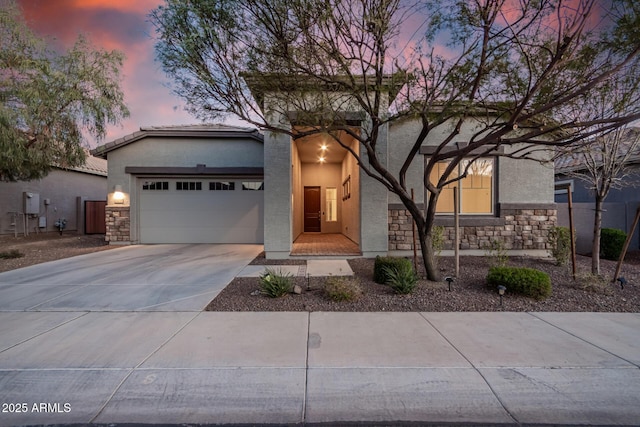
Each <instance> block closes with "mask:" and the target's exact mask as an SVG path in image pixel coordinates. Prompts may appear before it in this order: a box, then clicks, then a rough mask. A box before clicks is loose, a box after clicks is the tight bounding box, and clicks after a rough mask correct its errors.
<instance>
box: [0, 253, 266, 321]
mask: <svg viewBox="0 0 640 427" xmlns="http://www.w3.org/2000/svg"><path fill="white" fill-rule="evenodd" d="M260 251H262V246H261V245H138V246H127V247H122V248H117V249H112V250H108V251H103V252H96V253H92V254H87V255H81V256H77V257H73V258H67V259H62V260H58V261H53V262H48V263H44V264H39V265H34V266H31V267H26V268H22V269H19V270H14V271H9V272H6V273H0V311H201V310H202V309H203V308H204V307H205V306H206V305H207V304H208V303H209V301H211V300H212V299H213V298H214V297H215V296H216V295H217V294H218V293H219V292H220V291H221V290H222V289H224V287H225V286H226V285H227V284H228V283H229V282H230V281H231V280H232V279H233V278H234V277H235V276H236V275H237V274H238V273H239V272H240V271H241V270H242V269H243V268H244V267H245V266H246V265H247V264H248V263H249V262H250V261H251V260H252V259H253V258H254V257H255V256H256V255H258V254H259V253H260Z"/></svg>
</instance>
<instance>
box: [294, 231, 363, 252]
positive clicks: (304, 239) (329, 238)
mask: <svg viewBox="0 0 640 427" xmlns="http://www.w3.org/2000/svg"><path fill="white" fill-rule="evenodd" d="M291 255H294V256H296V255H297V256H302V255H307V256H308V255H311V256H322V255H329V256H331V255H348V256H351V255H353V256H359V255H362V252H360V247H359V246H358V245H357V244H356V243H354V242H353V241H352V240H350V239H349V238H348V237H346V236H344V235H342V234H339V233H335V234H317V233H312V234H307V233H302V234H301V235H300V236H298V238H297V239H296V240H295V242H293V249H292V250H291Z"/></svg>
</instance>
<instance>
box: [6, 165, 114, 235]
mask: <svg viewBox="0 0 640 427" xmlns="http://www.w3.org/2000/svg"><path fill="white" fill-rule="evenodd" d="M23 192H31V193H37V194H38V195H39V196H40V214H39V215H38V216H46V217H47V226H46V228H44V229H40V228H39V229H38V230H39V231H57V229H56V227H55V226H54V223H55V222H56V221H57V220H58V218H65V219H66V220H67V225H66V228H65V230H67V231H76V230H82V229H83V226H84V218H82V212H78V210H79V209H78V197H80V198H83V199H84V200H106V197H107V178H106V177H103V176H98V175H92V174H87V173H82V172H75V171H67V170H62V169H54V170H52V171H51V172H50V173H49V174H48V175H47V176H46V177H44V178H43V179H41V180H37V181H28V182H25V181H21V182H2V183H0V206H1V207H0V234H13V233H14V228H13V227H12V226H11V215H9V214H8V213H7V212H10V211H16V212H23V211H24V203H23V195H22V193H23ZM45 199H49V200H50V204H49V205H45V203H44V200H45ZM79 215H80V218H78V216H79ZM16 225H17V227H18V232H19V233H20V234H22V233H23V232H24V227H23V221H22V219H20V220H18V221H17V222H16ZM36 227H38V219H37V218H35V217H34V218H32V219H30V220H29V227H28V230H29V232H30V233H33V232H35V231H36Z"/></svg>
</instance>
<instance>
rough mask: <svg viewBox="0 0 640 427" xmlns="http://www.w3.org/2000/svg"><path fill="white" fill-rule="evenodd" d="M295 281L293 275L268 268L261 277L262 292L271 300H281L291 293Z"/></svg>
mask: <svg viewBox="0 0 640 427" xmlns="http://www.w3.org/2000/svg"><path fill="white" fill-rule="evenodd" d="M292 286H293V281H292V278H291V274H289V273H283V272H282V271H281V270H278V271H275V270H273V269H271V268H267V269H266V270H265V271H264V273H263V274H261V275H260V290H261V291H262V293H263V294H265V295H267V296H268V297H271V298H279V297H281V296H284V295H286V294H288V293H289V292H291V288H292Z"/></svg>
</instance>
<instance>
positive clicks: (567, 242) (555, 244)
mask: <svg viewBox="0 0 640 427" xmlns="http://www.w3.org/2000/svg"><path fill="white" fill-rule="evenodd" d="M549 243H550V244H551V255H552V256H553V258H554V259H555V260H556V265H565V264H566V263H567V261H569V256H570V255H571V232H570V231H569V228H568V227H553V228H552V229H551V230H549Z"/></svg>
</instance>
